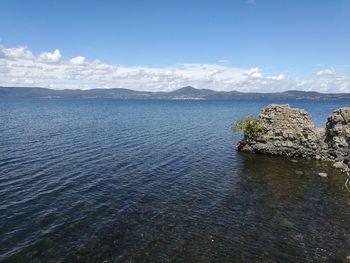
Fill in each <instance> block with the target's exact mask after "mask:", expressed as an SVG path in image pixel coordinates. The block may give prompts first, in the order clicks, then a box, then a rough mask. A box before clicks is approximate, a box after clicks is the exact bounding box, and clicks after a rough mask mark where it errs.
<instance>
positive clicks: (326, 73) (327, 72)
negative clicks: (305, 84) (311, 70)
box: [316, 68, 337, 77]
mask: <svg viewBox="0 0 350 263" xmlns="http://www.w3.org/2000/svg"><path fill="white" fill-rule="evenodd" d="M316 75H317V76H321V77H323V76H326V77H329V76H335V75H337V72H336V71H335V69H334V68H327V69H323V70H320V71H318V72H317V73H316Z"/></svg>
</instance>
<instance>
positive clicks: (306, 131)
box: [237, 104, 350, 167]
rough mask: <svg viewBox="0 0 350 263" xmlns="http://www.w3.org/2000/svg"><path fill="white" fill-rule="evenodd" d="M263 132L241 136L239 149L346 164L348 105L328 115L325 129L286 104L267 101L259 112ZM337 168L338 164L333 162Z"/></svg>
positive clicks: (349, 138) (349, 127) (349, 148)
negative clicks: (245, 136)
mask: <svg viewBox="0 0 350 263" xmlns="http://www.w3.org/2000/svg"><path fill="white" fill-rule="evenodd" d="M259 119H260V120H261V121H262V123H263V125H264V127H265V129H266V133H263V134H257V135H255V137H253V138H250V139H248V138H244V139H243V140H242V141H241V142H240V143H239V144H238V145H237V149H238V150H239V151H251V152H255V153H263V154H272V155H284V156H292V157H303V158H313V159H317V160H329V161H334V162H343V163H345V164H348V165H350V146H349V145H350V108H340V109H338V110H336V111H334V112H333V114H332V115H330V116H329V117H328V120H327V124H326V128H317V127H315V126H314V124H313V122H312V118H311V115H310V114H309V113H307V112H306V111H304V110H303V109H297V108H290V107H289V105H287V104H270V105H268V106H267V107H265V108H264V109H263V110H262V111H261V113H260V114H259ZM335 166H336V167H340V164H335Z"/></svg>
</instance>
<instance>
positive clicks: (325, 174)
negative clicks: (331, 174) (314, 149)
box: [318, 173, 327, 178]
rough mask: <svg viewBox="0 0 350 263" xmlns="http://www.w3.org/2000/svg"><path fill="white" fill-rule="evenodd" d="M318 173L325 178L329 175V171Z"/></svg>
mask: <svg viewBox="0 0 350 263" xmlns="http://www.w3.org/2000/svg"><path fill="white" fill-rule="evenodd" d="M318 175H319V176H321V177H323V178H325V177H327V173H318Z"/></svg>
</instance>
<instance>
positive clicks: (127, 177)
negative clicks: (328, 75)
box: [0, 100, 350, 262]
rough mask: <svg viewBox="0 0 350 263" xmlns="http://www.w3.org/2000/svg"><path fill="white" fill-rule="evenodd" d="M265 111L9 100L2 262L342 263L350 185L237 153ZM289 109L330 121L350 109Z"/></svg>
mask: <svg viewBox="0 0 350 263" xmlns="http://www.w3.org/2000/svg"><path fill="white" fill-rule="evenodd" d="M267 103H268V102H220V101H111V100H100V101H99V100H91V101H89V100H67V101H65V100H36V101H0V124H1V125H0V261H5V262H7V261H8V262H57V261H58V262H60V261H63V262H79V261H80V262H104V261H105V262H125V261H127V262H140V261H147V262H164V261H177V262H181V261H187V262H189V261H196V262H208V261H213V262H214V261H215V262H226V261H239V262H250V261H267V262H276V261H277V262H288V261H294V262H295V261H299V262H300V261H318V262H323V261H324V262H334V261H342V260H344V259H345V257H346V256H347V255H349V254H350V194H349V193H348V192H347V191H346V190H345V188H344V186H343V185H344V177H342V176H341V175H339V174H338V173H337V172H336V171H334V170H333V169H332V168H330V167H329V165H328V164H324V163H321V162H316V161H307V160H298V161H295V160H290V159H285V158H280V157H268V156H262V155H254V154H241V153H237V152H236V151H235V149H234V145H235V144H236V143H237V142H238V141H239V139H240V135H234V134H232V132H231V131H230V127H231V124H232V123H233V122H234V121H235V120H237V119H238V118H239V117H241V116H243V115H245V114H253V115H256V114H257V113H258V112H259V110H260V108H261V107H263V106H264V105H266V104H267ZM290 104H291V106H298V107H301V108H305V109H307V110H308V111H309V112H310V113H312V114H313V117H314V121H315V123H316V124H317V125H318V126H323V125H324V123H325V121H326V117H327V116H328V115H329V114H330V113H331V112H332V111H333V110H334V109H336V108H338V107H340V106H349V103H348V102H336V103H334V102H333V103H332V102H327V103H325V102H323V103H321V102H318V103H317V102H312V103H310V102H291V103H290ZM318 172H327V173H328V178H321V177H320V176H318V175H317V173H318Z"/></svg>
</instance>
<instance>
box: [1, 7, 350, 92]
mask: <svg viewBox="0 0 350 263" xmlns="http://www.w3.org/2000/svg"><path fill="white" fill-rule="evenodd" d="M0 38H1V45H2V49H7V51H6V50H5V51H3V52H2V53H4V54H5V55H3V57H5V59H6V58H7V60H11V58H12V60H13V56H12V57H11V55H9V54H10V53H11V52H12V53H11V54H13V52H15V51H14V50H12V51H11V52H10V51H9V49H11V48H12V49H14V48H19V47H25V48H26V50H27V51H28V52H31V53H32V55H33V57H34V59H37V58H38V57H39V56H40V54H42V53H45V52H46V53H50V54H51V53H53V52H54V50H56V49H57V50H59V55H60V59H59V63H63V64H67V63H66V62H67V61H70V59H72V58H74V57H77V56H82V57H84V63H88V62H93V61H96V60H99V61H100V62H101V63H103V64H104V65H111V66H115V67H117V66H118V67H123V70H124V71H125V70H127V69H128V68H129V69H131V71H132V70H134V69H135V68H138V69H139V70H140V68H142V69H143V71H146V72H148V70H150V72H151V73H152V74H155V73H154V72H153V71H154V70H158V71H159V72H161V70H162V69H163V70H165V71H167V70H180V72H181V69H184V67H185V68H186V74H187V73H188V65H197V66H198V67H199V68H196V69H195V73H194V74H197V75H196V76H195V77H194V80H193V82H194V83H195V84H194V86H196V85H197V86H198V85H203V86H205V87H209V88H214V89H219V88H220V87H219V86H220V83H218V82H217V80H218V79H219V80H220V81H223V79H225V83H226V84H227V83H231V84H232V85H231V86H229V85H228V86H227V85H226V84H225V85H224V84H223V86H224V87H223V89H227V90H228V89H242V86H249V83H248V82H249V81H248V82H247V80H246V79H245V83H244V85H243V84H242V83H240V85H241V86H240V85H236V84H237V83H236V82H235V80H237V81H238V77H237V78H236V79H232V81H231V82H230V80H229V79H228V77H227V76H226V75H228V74H230V73H232V74H233V75H234V72H233V71H232V70H234V69H236V70H237V72H238V71H239V70H241V71H240V72H241V74H246V75H247V74H248V75H249V74H250V73H249V71H251V72H258V74H260V75H261V77H263V76H266V77H267V78H268V79H269V77H270V80H271V78H272V79H273V78H276V80H277V79H278V76H280V75H283V82H286V79H288V80H289V81H294V84H293V83H292V82H290V83H288V85H287V84H286V83H281V85H282V84H283V85H284V86H283V87H285V88H291V87H293V85H299V84H300V83H299V84H298V83H295V81H301V80H303V81H310V80H314V81H316V80H317V81H320V80H319V77H320V76H323V77H325V76H328V77H330V76H332V77H333V78H334V76H335V75H336V76H337V77H343V79H342V84H341V85H343V86H342V87H340V88H339V89H338V90H339V91H347V88H350V86H349V84H346V85H345V86H344V83H343V82H344V78H345V80H346V81H348V78H349V76H350V66H349V64H350V1H347V0H317V1H311V0H284V1H281V0H255V1H253V0H248V1H247V0H218V1H213V0H211V1H209V0H187V1H184V0H176V1H175V0H158V1H156V0H148V1H146V0H120V1H97V0H96V1H92V0H85V1H77V0H76V1H64V0H61V1H58V0H52V1H43V0H40V1H39V0H31V1H25V0H22V1H18V0H2V1H1V10H0ZM6 54H7V55H6ZM16 56H17V55H16ZM3 59H4V58H3ZM16 59H17V60H21V58H20V57H18V56H17V57H16ZM65 61H66V62H65ZM17 62H18V61H17ZM38 63H39V62H38ZM40 63H43V60H41V62H40ZM22 64H23V67H26V66H27V65H28V61H26V62H23V63H22ZM14 65H15V64H14V63H12V62H11V61H10V62H8V63H7V69H6V70H3V72H5V71H6V72H8V71H16V70H17V71H18V69H14V68H11V67H14ZM184 65H185V66H184ZM186 65H187V66H186ZM201 65H202V66H203V65H207V66H208V67H211V66H212V67H213V68H211V69H207V73H206V74H207V75H208V74H209V75H210V74H214V75H216V78H217V79H211V84H208V83H206V84H203V81H202V80H201V81H200V82H196V79H197V77H198V74H200V73H198V72H197V71H198V70H200V68H201ZM49 66H50V67H51V70H53V69H52V63H49ZM56 66H57V65H56ZM56 66H55V67H56ZM9 67H10V68H9ZM192 67H193V66H192ZM223 69H225V70H226V69H229V70H228V71H227V72H226V73H225V74H226V75H225V76H226V77H225V78H223V76H221V77H220V78H218V73H215V72H214V71H220V74H221V71H222V70H223ZM65 70H67V69H66V68H65ZM89 70H91V67H90V68H89ZM123 70H122V73H125V72H124V71H123ZM152 70H153V71H152ZM158 71H157V72H158ZM322 71H324V72H325V74H317V73H320V72H321V73H322ZM132 72H133V71H132ZM159 72H158V73H159ZM237 72H236V73H237ZM244 72H245V73H244ZM327 72H328V73H330V74H327ZM80 73H81V72H80ZM158 73H157V74H158ZM7 74H8V75H7V79H6V80H4V78H3V80H2V82H0V84H2V85H4V84H9V79H10V78H11V77H13V75H14V76H16V74H12V75H11V74H9V73H7ZM115 74H116V73H115ZM157 74H156V76H153V77H155V79H156V80H157V77H162V76H163V75H164V74H163V75H162V74H160V76H159V74H158V75H157ZM181 74H182V73H181ZM181 74H180V75H181ZM17 75H18V74H17ZM29 75H30V74H29ZM80 75H82V76H83V75H84V74H80ZM129 75H130V74H129ZM202 75H203V74H202ZM204 75H205V74H204ZM57 76H58V75H57ZM82 76H80V77H79V78H80V80H81V82H80V83H85V84H86V81H87V80H86V79H84V78H83V77H82ZM130 76H131V77H132V76H134V75H133V74H131V75H130ZM242 76H243V75H242ZM61 77H62V78H63V79H61V82H62V81H63V80H64V81H65V82H69V80H70V79H69V78H67V76H64V75H61ZM202 77H203V76H202ZM207 77H208V78H210V77H211V75H210V76H207ZM255 77H258V75H255ZM30 78H32V82H33V85H34V84H41V85H44V86H50V85H51V86H52V87H53V86H55V85H56V88H59V87H58V86H57V85H59V84H60V81H59V80H58V79H56V80H52V81H51V82H52V83H50V81H46V82H45V83H43V82H42V81H41V82H40V81H35V77H34V80H33V77H30ZM188 78H189V77H188V76H187V75H186V79H188ZM115 79H116V81H115V82H114V83H112V82H110V83H109V84H108V85H107V84H106V83H104V84H103V85H102V84H101V85H102V86H103V87H112V86H113V87H119V86H127V87H130V88H135V89H137V88H138V89H142V87H140V86H142V85H143V83H142V82H140V83H133V84H130V83H128V84H126V83H125V81H124V82H123V81H120V80H118V78H117V77H116V78H115ZM123 79H125V76H124V77H123ZM0 80H1V79H0ZM240 80H243V77H242V78H240ZM279 80H281V77H280V78H279ZM170 81H174V79H173V78H171V80H170ZM337 81H338V82H339V79H337ZM128 82H133V81H132V80H128ZM165 82H166V80H162V83H163V84H162V85H163V88H162V87H161V86H162V85H158V84H159V83H158V84H155V87H154V88H152V87H151V86H149V87H148V89H151V90H152V89H164V90H166V89H172V88H175V86H176V84H179V85H180V84H186V83H187V82H188V84H189V85H191V83H190V82H191V81H190V80H188V81H187V82H186V81H185V83H183V82H184V81H180V82H178V83H175V84H174V85H173V86H171V85H170V86H169V85H168V86H167V87H164V83H165ZM214 82H215V85H214V84H213V83H214ZM20 83H21V81H20V82H18V83H17V82H16V81H14V84H15V85H19V84H20ZM247 83H248V84H247ZM327 83H328V84H327V85H328V87H327V89H331V87H329V85H330V84H329V83H330V80H328V79H327ZM22 84H25V83H23V80H22ZM29 84H30V83H29ZM66 84H67V83H66ZM94 84H99V83H98V82H92V83H90V84H89V85H90V86H91V85H94ZM268 84H270V83H268ZM274 84H275V83H274ZM314 84H315V83H313V85H314ZM60 85H61V86H62V87H63V86H64V85H63V84H62V83H61V84H60ZM81 85H83V84H81ZM81 85H80V84H79V82H77V81H75V84H74V85H73V84H70V85H67V86H66V87H68V88H70V87H72V88H73V87H77V88H78V87H80V86H81ZM89 85H87V86H84V87H85V88H88V87H90V86H89ZM157 85H158V86H157ZM210 85H212V86H213V85H214V87H212V86H210ZM338 85H339V83H338ZM253 86H254V87H253V88H252V90H253V89H255V90H259V88H260V87H258V86H259V83H254V85H253ZM260 86H261V90H262V91H264V87H263V85H260ZM283 87H282V88H280V89H283ZM301 87H302V88H304V89H315V87H312V88H310V87H309V88H308V87H304V86H303V85H301ZM265 89H266V88H265ZM276 89H278V87H277V85H276ZM344 89H345V90H344ZM248 90H249V88H248ZM320 90H321V91H322V88H321V89H320ZM325 91H326V89H325ZM349 92H350V91H349Z"/></svg>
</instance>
